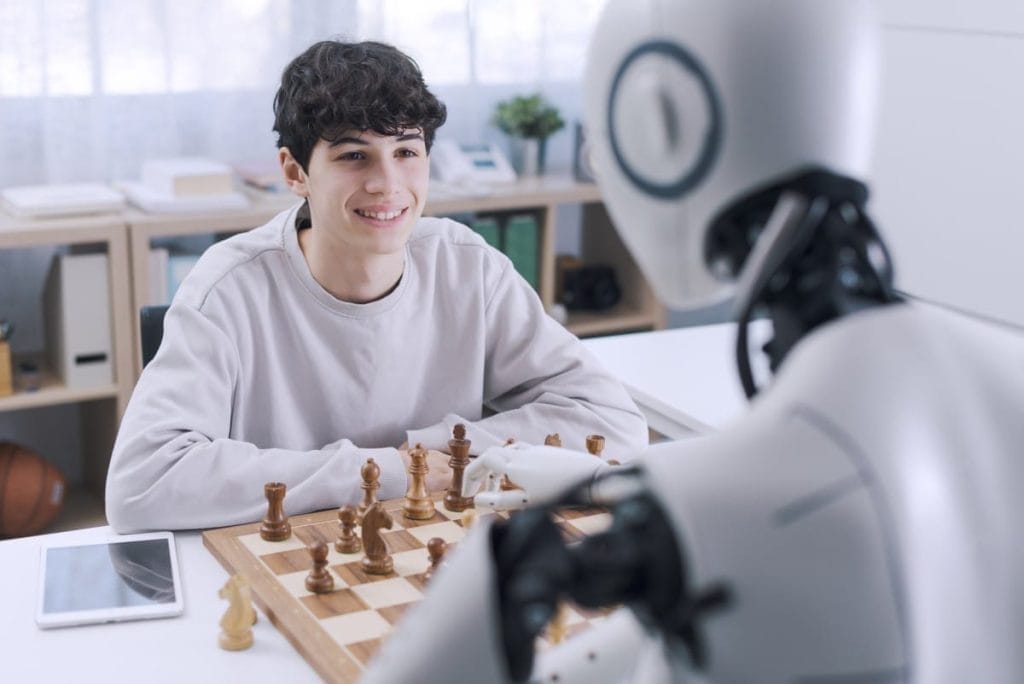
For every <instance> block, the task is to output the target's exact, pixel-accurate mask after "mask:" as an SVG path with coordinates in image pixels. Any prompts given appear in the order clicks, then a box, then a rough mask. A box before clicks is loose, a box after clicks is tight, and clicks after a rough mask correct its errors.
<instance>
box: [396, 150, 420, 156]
mask: <svg viewBox="0 0 1024 684" xmlns="http://www.w3.org/2000/svg"><path fill="white" fill-rule="evenodd" d="M398 156H400V157H418V156H419V153H418V152H416V150H410V149H408V148H404V149H401V150H399V151H398Z"/></svg>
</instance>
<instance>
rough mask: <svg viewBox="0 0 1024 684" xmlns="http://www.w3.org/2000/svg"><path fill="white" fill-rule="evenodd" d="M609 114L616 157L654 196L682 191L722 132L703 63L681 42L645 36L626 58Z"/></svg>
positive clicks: (695, 182)
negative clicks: (648, 39) (647, 38)
mask: <svg viewBox="0 0 1024 684" xmlns="http://www.w3.org/2000/svg"><path fill="white" fill-rule="evenodd" d="M607 116H608V121H607V126H608V136H609V137H608V143H609V145H610V146H611V151H612V154H613V155H614V158H615V163H616V164H617V165H618V167H619V168H620V169H621V170H622V173H623V174H624V175H625V176H626V177H627V178H629V180H630V182H631V183H632V184H633V185H634V186H636V187H637V188H638V189H640V190H642V191H643V192H644V193H646V194H648V195H650V196H652V197H660V198H664V199H667V200H671V199H672V198H675V197H680V196H683V195H685V194H687V193H688V192H689V191H690V190H692V189H694V188H696V187H698V186H699V185H700V184H701V182H702V181H703V180H704V178H705V177H706V176H707V174H708V172H709V171H710V170H711V167H712V166H713V165H714V162H715V158H716V157H717V155H718V150H719V147H720V145H721V136H722V111H721V106H720V105H719V100H718V95H717V93H716V92H715V87H714V84H713V83H712V82H711V79H710V77H709V76H708V73H707V71H706V70H705V68H704V66H703V64H702V63H701V62H700V61H698V60H697V58H696V57H694V56H693V55H692V54H691V53H689V52H688V51H687V50H686V48H685V47H684V46H682V45H679V44H678V43H674V42H671V41H668V40H651V41H647V42H644V43H641V44H639V45H637V46H636V47H635V48H633V49H632V50H631V51H630V52H629V54H627V55H626V56H625V57H624V58H623V60H622V62H621V64H619V67H618V69H617V70H616V72H615V76H614V78H613V79H612V85H611V92H610V93H609V95H608V105H607Z"/></svg>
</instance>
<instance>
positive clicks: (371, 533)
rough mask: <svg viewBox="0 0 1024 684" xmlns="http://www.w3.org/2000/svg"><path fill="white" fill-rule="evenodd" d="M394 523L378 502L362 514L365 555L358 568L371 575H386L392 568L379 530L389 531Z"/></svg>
mask: <svg viewBox="0 0 1024 684" xmlns="http://www.w3.org/2000/svg"><path fill="white" fill-rule="evenodd" d="M392 524H394V521H393V520H392V519H391V515H390V514H389V513H388V512H387V511H385V510H384V506H383V505H381V503H380V502H377V503H374V504H373V505H372V506H370V507H369V508H368V509H366V513H364V514H363V524H362V531H363V549H364V550H365V551H366V555H365V556H364V557H363V559H362V560H361V561H359V566H360V567H361V568H362V569H363V571H364V572H366V573H369V574H371V575H386V574H388V573H389V572H391V570H392V569H393V568H394V561H393V560H391V555H390V554H389V553H388V545H387V542H385V541H384V536H383V535H382V534H381V532H380V531H381V528H384V529H388V530H390V529H391V526H392Z"/></svg>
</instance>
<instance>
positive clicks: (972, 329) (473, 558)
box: [366, 0, 1024, 684]
mask: <svg viewBox="0 0 1024 684" xmlns="http://www.w3.org/2000/svg"><path fill="white" fill-rule="evenodd" d="M878 49H879V35H878V24H877V18H876V17H875V15H874V14H873V6H872V4H871V3H870V2H869V1H868V0H829V1H828V2H822V1H821V0H651V1H650V2H646V3H642V4H639V5H638V4H637V3H635V2H629V1H628V0H611V2H609V3H608V4H607V5H606V7H605V10H604V15H603V17H602V19H601V21H600V23H599V25H598V28H597V29H596V31H595V34H594V37H593V43H592V45H591V49H590V55H589V64H588V71H587V78H586V83H587V84H588V87H589V91H588V97H587V117H588V121H587V125H588V127H589V138H590V140H591V141H592V143H593V145H594V148H593V155H594V166H595V167H596V169H597V172H598V179H599V182H600V184H601V187H602V192H603V195H604V198H605V200H606V202H607V203H608V205H609V207H610V210H611V213H612V215H613V218H614V219H615V221H616V223H617V225H618V227H619V229H620V232H621V234H622V237H623V240H624V242H625V243H626V244H627V245H628V247H629V249H630V250H631V251H632V253H633V255H634V256H635V257H636V259H637V261H638V262H639V263H640V264H641V266H642V268H643V269H644V271H645V273H646V275H647V276H648V278H649V279H650V280H651V281H652V282H653V283H654V284H655V286H656V289H657V291H658V292H659V294H660V296H661V297H662V299H664V300H665V301H666V303H668V304H671V305H672V306H674V307H678V308H683V307H686V306H688V305H692V304H697V303H707V302H712V301H718V300H721V299H723V298H725V297H728V296H733V297H734V298H735V302H736V312H737V317H738V319H739V335H738V341H737V356H738V364H739V370H740V375H741V379H742V380H743V384H744V386H745V388H746V389H747V392H748V394H749V395H751V396H754V395H756V398H755V400H754V401H752V403H751V405H750V407H749V410H748V411H747V412H746V414H745V415H744V416H742V417H741V418H740V419H738V420H736V421H735V422H734V423H733V424H731V425H730V426H728V427H727V428H725V429H724V430H722V431H721V432H718V433H715V434H712V435H709V436H706V437H702V438H700V439H693V440H689V441H684V442H670V443H665V444H659V445H656V446H654V447H651V448H650V449H649V450H648V451H647V452H646V453H645V454H644V455H643V457H642V459H640V462H639V464H638V465H637V466H635V467H631V468H614V467H609V466H607V465H604V464H599V463H597V462H596V461H595V459H593V458H591V457H588V456H586V455H584V454H576V453H572V452H566V451H564V450H559V449H555V448H553V447H533V448H531V447H525V446H522V445H520V447H519V448H517V449H495V450H489V451H488V452H486V453H485V454H484V455H483V456H482V457H481V458H479V459H478V460H477V461H476V462H475V463H473V464H472V465H470V467H469V468H468V469H467V471H466V479H465V483H464V493H465V494H469V493H472V492H473V491H474V489H475V488H476V487H478V486H479V483H480V482H483V481H485V480H486V479H487V478H488V477H494V476H503V475H508V476H509V477H510V478H511V479H512V480H513V481H515V482H516V483H518V484H520V485H521V486H523V488H524V489H525V490H526V492H527V496H526V497H523V496H522V495H521V494H519V495H516V497H515V498H514V500H516V501H518V500H522V499H523V498H527V499H529V500H530V503H531V507H529V508H526V509H525V510H523V511H521V512H519V514H518V515H516V516H515V517H513V518H512V519H510V520H509V521H508V522H506V523H502V524H492V523H489V522H481V523H478V524H477V525H476V527H475V528H474V530H473V533H472V534H470V535H469V537H468V538H467V540H465V541H464V542H463V543H462V544H460V547H459V549H458V550H457V551H456V552H455V553H454V555H453V557H452V558H451V559H450V560H449V564H448V567H447V568H446V569H445V571H444V572H442V573H440V574H439V575H438V576H437V577H435V578H434V580H433V583H432V585H431V588H430V591H429V593H428V596H427V598H426V600H424V601H423V602H422V603H421V604H420V605H419V606H418V607H417V608H416V609H415V610H414V611H413V612H412V613H411V614H410V615H409V616H408V618H407V620H406V621H405V622H404V623H402V624H401V625H400V627H399V629H398V631H397V632H396V633H395V634H394V635H393V637H392V638H391V639H390V641H389V642H388V643H387V644H386V645H385V647H384V649H382V651H381V652H380V654H379V656H378V659H377V660H376V661H375V662H374V663H373V664H372V666H371V668H370V671H369V672H368V674H367V676H366V681H369V682H390V681H412V680H414V679H416V678H418V677H419V676H420V675H422V673H424V672H430V673H431V676H432V677H434V678H435V679H436V680H437V681H466V680H467V679H471V680H472V681H509V680H515V681H526V680H527V679H528V678H530V679H532V680H533V681H555V680H557V681H559V682H563V683H565V682H574V681H587V682H601V681H608V682H612V681H614V682H619V681H636V682H658V681H675V682H687V681H700V682H722V683H725V682H759V683H767V684H771V683H775V682H795V681H806V682H811V681H813V682H840V681H842V682H929V683H930V682H1000V683H1004V682H1021V681H1024V649H1021V648H1020V643H1021V641H1022V638H1024V582H1022V581H1021V577H1024V567H1022V565H1024V544H1022V543H1021V539H1020V532H1019V530H1020V520H1021V519H1024V510H1022V509H1024V503H1022V501H1024V497H1021V496H1020V489H1021V485H1022V483H1024V459H1022V458H1020V445H1021V444H1022V443H1024V421H1021V420H1020V419H1019V415H1017V414H1018V413H1019V407H1020V406H1022V405H1024V381H1022V377H1021V369H1022V368H1024V340H1022V338H1021V336H1020V335H1019V333H1017V332H1015V331H1010V330H1008V329H1005V328H1000V327H997V326H995V325H993V324H991V323H989V322H984V321H978V320H975V319H972V318H969V317H967V316H964V315H962V314H953V313H951V312H948V311H944V310H940V309H937V308H934V307H926V306H924V305H921V304H919V303H914V302H910V301H905V300H902V299H901V298H900V297H899V296H898V295H897V294H896V293H895V292H894V291H893V288H892V282H893V280H892V267H891V264H890V261H889V257H888V254H887V251H886V249H885V246H884V244H883V242H882V240H881V237H880V235H879V233H878V232H877V231H876V230H875V227H874V225H873V224H872V221H871V220H870V218H869V217H868V214H867V211H866V203H867V195H868V186H867V184H866V181H867V180H868V179H869V163H868V162H869V159H868V155H869V151H870V148H871V138H872V128H873V113H874V105H875V90H876V87H877V85H878V81H879V56H878ZM893 229H894V230H898V229H899V227H898V226H894V227H893ZM755 311H764V312H765V313H766V314H767V315H768V317H769V318H770V320H771V322H772V326H773V336H774V338H773V340H772V341H771V343H770V345H769V346H768V347H767V352H768V354H769V356H770V359H771V366H772V369H773V371H774V377H773V378H771V380H770V382H769V383H765V382H764V381H763V380H762V381H761V382H760V383H758V382H755V378H754V375H753V373H751V372H750V364H749V357H748V353H747V339H746V332H745V331H746V327H747V321H748V320H749V318H750V317H751V315H752V313H753V312H755ZM681 353H682V351H681ZM759 384H760V385H761V386H760V387H759V386H758V385H759ZM553 463H559V464H560V470H561V472H562V477H561V478H556V477H554V476H553V475H552V464H553ZM542 464H544V465H545V466H546V467H545V468H544V469H543V470H542V468H541V465H542ZM574 483H575V484H574ZM503 497H506V498H503ZM572 502H585V503H591V502H598V503H604V504H608V505H610V506H611V510H612V515H613V523H612V525H611V527H610V528H609V530H608V531H607V532H605V533H603V534H600V535H596V536H594V537H591V538H590V541H585V542H583V543H581V544H579V545H577V546H574V547H569V546H566V545H565V544H564V543H563V542H562V541H561V539H560V538H559V537H558V535H557V534H556V533H554V531H553V529H552V525H551V521H550V517H549V516H548V514H547V510H548V507H549V506H554V505H555V504H557V503H572ZM484 503H490V504H493V505H511V504H512V503H513V499H512V498H507V494H503V493H501V492H485V493H484V494H481V495H478V496H477V505H478V506H480V505H482V504H484ZM564 598H570V599H573V600H575V601H577V602H578V603H580V604H582V605H585V606H599V605H623V606H624V607H623V608H621V609H620V610H618V611H617V612H616V613H613V614H612V616H610V617H609V618H608V619H607V620H606V621H605V622H604V623H602V624H601V625H599V626H597V627H595V628H594V629H591V630H590V631H588V632H586V633H585V634H583V635H580V636H579V637H578V638H575V639H569V640H568V641H566V642H565V643H564V644H563V645H560V646H558V647H556V648H553V649H550V650H547V651H545V652H544V653H543V654H542V655H540V656H536V655H535V653H534V646H533V644H534V637H536V636H537V635H538V634H540V633H541V630H542V629H543V628H544V625H545V623H546V622H548V621H549V619H550V618H551V616H552V615H553V614H554V611H555V606H556V605H557V603H558V601H559V600H561V599H564ZM438 654H441V657H438Z"/></svg>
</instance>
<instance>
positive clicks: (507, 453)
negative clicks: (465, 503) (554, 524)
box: [462, 443, 614, 511]
mask: <svg viewBox="0 0 1024 684" xmlns="http://www.w3.org/2000/svg"><path fill="white" fill-rule="evenodd" d="M613 467H614V466H610V465H608V464H607V463H605V462H604V461H602V460H601V459H599V458H596V457H594V456H593V455H591V454H584V453H581V452H578V451H571V450H569V449H562V448H560V447H551V446H531V445H528V444H523V443H515V444H510V445H508V446H501V447H491V448H490V449H487V450H486V451H484V453H483V454H481V455H480V456H479V457H478V458H477V459H476V460H474V461H473V462H472V463H470V464H469V466H468V467H467V468H466V472H465V476H464V478H463V482H462V495H463V496H474V497H475V498H474V502H475V503H476V506H477V507H478V508H484V509H490V510H495V511H504V510H510V509H516V508H522V507H524V506H526V505H528V504H531V503H533V504H539V503H546V502H548V501H550V500H552V499H554V498H555V497H556V496H558V495H559V494H561V493H562V492H564V491H565V490H566V489H568V488H569V487H570V486H571V485H574V484H576V483H579V482H591V481H593V480H594V479H595V478H596V477H598V476H599V475H601V474H603V473H606V472H608V471H609V470H610V469H611V468H613ZM504 478H508V479H509V480H510V481H511V482H513V483H515V485H516V489H511V490H505V491H503V490H502V489H501V482H502V480H503V479H504ZM481 489H482V490H483V491H481Z"/></svg>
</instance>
